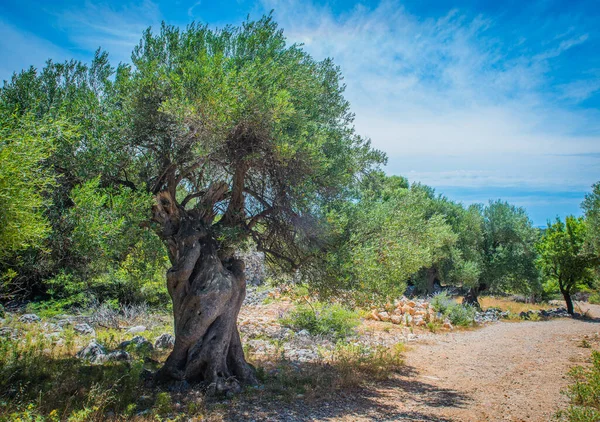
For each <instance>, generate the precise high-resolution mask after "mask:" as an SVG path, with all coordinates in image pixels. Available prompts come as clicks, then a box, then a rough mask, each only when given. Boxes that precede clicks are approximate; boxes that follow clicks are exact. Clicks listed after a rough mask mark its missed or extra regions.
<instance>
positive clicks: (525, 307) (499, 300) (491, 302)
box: [479, 296, 556, 314]
mask: <svg viewBox="0 0 600 422" xmlns="http://www.w3.org/2000/svg"><path fill="white" fill-rule="evenodd" d="M479 303H480V305H481V308H482V309H488V308H499V309H501V310H502V311H509V312H510V313H512V314H519V313H521V312H527V311H531V310H533V311H541V310H542V309H552V308H555V307H556V306H552V305H549V304H547V303H522V302H515V301H514V300H510V299H508V298H503V297H493V296H483V297H480V298H479Z"/></svg>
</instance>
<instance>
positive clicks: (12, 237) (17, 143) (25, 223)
mask: <svg viewBox="0 0 600 422" xmlns="http://www.w3.org/2000/svg"><path fill="white" fill-rule="evenodd" d="M61 130H68V129H67V128H65V127H64V125H62V124H61V123H60V122H56V123H42V124H40V125H38V124H36V123H34V122H33V119H32V117H31V116H25V117H23V118H21V119H19V118H18V117H17V116H8V117H7V116H0V163H2V165H1V166H0V200H2V207H1V208H0V261H2V260H5V259H6V258H8V257H9V256H11V255H12V254H14V253H16V252H18V251H21V250H23V249H26V248H29V247H37V246H41V245H42V244H43V241H44V239H45V238H46V237H47V236H48V234H49V232H50V224H49V222H48V219H47V218H46V216H45V215H44V211H45V209H46V207H47V206H48V200H47V197H48V196H47V195H48V193H49V191H50V190H51V189H52V188H53V187H54V185H55V175H54V173H53V172H52V171H51V170H49V169H47V168H45V166H44V162H45V161H46V160H47V159H48V157H49V156H50V155H51V154H52V152H53V149H54V144H53V142H54V139H55V138H56V137H57V132H60V131H61Z"/></svg>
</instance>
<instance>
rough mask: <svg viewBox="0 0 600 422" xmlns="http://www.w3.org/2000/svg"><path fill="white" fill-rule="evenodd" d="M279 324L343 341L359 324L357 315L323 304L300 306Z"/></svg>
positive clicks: (342, 308)
mask: <svg viewBox="0 0 600 422" xmlns="http://www.w3.org/2000/svg"><path fill="white" fill-rule="evenodd" d="M281 323H282V324H283V325H285V326H288V327H290V328H292V329H294V330H296V331H299V330H307V331H308V332H309V333H310V334H312V335H327V336H332V337H334V338H336V339H344V338H346V337H347V336H349V335H352V334H353V333H354V330H353V329H354V328H355V327H356V326H357V325H358V324H359V318H358V313H357V312H355V311H351V310H348V309H346V308H344V307H342V306H340V305H336V304H334V305H326V304H323V303H318V302H317V303H314V304H311V303H306V304H301V305H299V306H298V307H296V308H295V309H294V310H292V311H290V312H289V314H288V315H287V316H285V317H284V318H282V319H281Z"/></svg>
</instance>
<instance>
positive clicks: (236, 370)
mask: <svg viewBox="0 0 600 422" xmlns="http://www.w3.org/2000/svg"><path fill="white" fill-rule="evenodd" d="M160 201H161V203H160V204H159V206H157V207H155V210H154V217H155V221H157V222H159V223H161V224H162V233H161V236H162V237H163V239H164V240H165V241H166V243H167V245H168V249H169V255H170V259H171V263H172V264H173V266H172V268H170V269H169V270H168V272H167V287H168V290H169V294H170V295H171V298H172V301H173V315H174V324H175V347H174V349H173V351H172V352H171V354H170V355H169V357H168V358H167V361H166V362H165V365H164V366H163V367H162V368H161V369H160V370H159V371H158V373H157V376H156V379H157V380H158V381H168V380H187V381H196V382H202V383H205V384H206V385H207V386H208V390H209V392H212V393H223V392H228V391H236V390H239V388H240V385H242V384H254V383H256V378H255V374H254V368H253V367H252V366H251V365H249V364H248V363H247V362H246V360H245V358H244V353H243V350H242V345H241V341H240V335H239V332H238V329H237V317H238V313H239V311H240V308H241V306H242V302H243V301H244V297H245V295H246V280H245V276H244V263H243V262H242V261H241V260H239V259H236V258H234V257H233V256H223V255H224V254H223V251H219V250H218V243H217V241H216V239H215V238H214V235H213V234H212V231H211V229H210V227H207V226H206V224H205V222H204V221H205V219H204V218H202V216H200V215H199V214H198V213H191V212H187V211H185V210H184V209H183V208H182V207H180V206H177V205H176V204H174V201H173V202H170V201H169V197H168V196H167V195H163V197H162V198H160Z"/></svg>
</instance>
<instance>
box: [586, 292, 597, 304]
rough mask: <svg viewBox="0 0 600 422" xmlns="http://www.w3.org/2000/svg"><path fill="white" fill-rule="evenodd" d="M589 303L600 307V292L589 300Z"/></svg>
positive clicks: (593, 294)
mask: <svg viewBox="0 0 600 422" xmlns="http://www.w3.org/2000/svg"><path fill="white" fill-rule="evenodd" d="M588 302H589V303H591V304H593V305H600V292H594V293H592V294H591V295H590V297H589V298H588Z"/></svg>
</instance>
